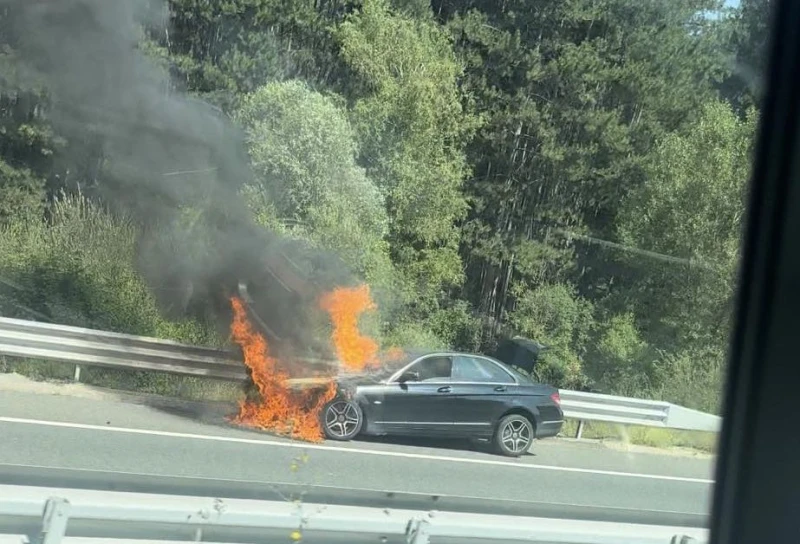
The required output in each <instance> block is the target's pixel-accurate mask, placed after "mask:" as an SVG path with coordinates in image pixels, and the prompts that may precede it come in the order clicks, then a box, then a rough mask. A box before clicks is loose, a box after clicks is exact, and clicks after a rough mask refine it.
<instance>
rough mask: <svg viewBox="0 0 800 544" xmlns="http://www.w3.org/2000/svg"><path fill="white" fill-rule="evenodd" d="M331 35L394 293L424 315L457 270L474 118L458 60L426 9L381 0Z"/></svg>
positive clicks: (454, 280)
mask: <svg viewBox="0 0 800 544" xmlns="http://www.w3.org/2000/svg"><path fill="white" fill-rule="evenodd" d="M335 37H336V39H337V42H338V44H339V46H340V56H341V59H342V61H343V63H344V64H345V65H346V66H347V67H348V68H349V69H350V70H351V71H352V73H353V74H354V76H353V77H352V78H351V82H350V83H349V84H348V85H347V88H346V94H347V95H348V96H349V97H350V99H351V102H352V114H351V117H352V119H353V124H354V126H355V128H356V133H357V136H358V140H359V144H360V155H359V157H360V162H361V164H363V165H364V166H365V167H366V169H367V173H368V175H369V177H370V178H372V179H374V180H376V183H378V185H379V187H380V188H381V190H382V192H383V194H384V195H385V198H386V205H387V209H388V213H389V219H390V223H389V237H388V240H389V243H390V246H391V256H392V261H393V262H394V263H395V265H396V266H397V267H398V269H399V272H400V274H401V276H402V277H403V278H404V284H403V290H402V291H403V292H402V295H403V299H404V301H405V302H407V303H413V305H414V306H415V307H416V308H417V309H418V310H419V311H420V312H422V315H426V314H427V313H430V312H431V311H433V310H435V309H436V308H437V307H438V304H439V302H440V301H441V300H442V299H443V297H444V296H445V295H446V294H447V290H448V289H449V288H450V287H451V286H457V285H459V284H460V283H461V280H462V270H461V262H460V259H459V255H458V244H459V231H458V228H457V222H458V221H460V220H461V219H462V218H463V217H464V213H465V211H466V201H465V199H464V196H463V195H462V193H461V184H462V180H463V179H464V177H465V175H466V173H467V164H466V160H465V157H464V154H463V151H462V147H463V144H464V142H465V139H466V137H467V136H468V135H469V131H470V129H471V127H472V126H473V123H474V120H473V118H472V117H471V116H469V115H467V114H465V112H464V110H463V108H462V105H461V100H460V99H461V95H460V93H459V90H458V85H457V83H458V78H459V76H460V75H461V68H460V66H459V64H458V62H457V61H456V59H455V56H454V55H453V51H452V48H451V45H450V42H449V40H448V38H447V35H446V33H445V32H444V31H443V30H442V29H441V28H439V27H438V26H437V25H436V23H435V22H434V21H433V20H432V19H430V18H427V19H424V18H423V19H420V18H411V17H410V16H408V15H405V14H402V13H393V12H392V11H391V9H390V8H389V6H388V4H387V2H386V1H384V0H368V1H366V2H364V4H363V6H362V7H361V9H360V10H359V11H357V12H356V13H354V14H352V15H350V16H349V17H348V18H347V19H346V20H345V22H343V23H342V24H341V25H340V26H339V27H338V29H337V31H336V32H335Z"/></svg>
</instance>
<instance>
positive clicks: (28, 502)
mask: <svg viewBox="0 0 800 544" xmlns="http://www.w3.org/2000/svg"><path fill="white" fill-rule="evenodd" d="M0 523H4V524H5V525H6V526H8V527H16V528H17V531H20V529H19V528H24V529H22V530H23V531H24V533H23V534H19V533H17V534H0V543H3V544H4V543H5V542H9V543H11V542H13V543H14V544H21V543H22V542H25V543H33V542H37V543H41V544H72V543H73V542H74V543H76V544H77V542H88V541H90V539H86V538H81V537H82V536H84V535H85V536H89V535H91V537H93V539H91V541H93V542H101V541H105V542H109V541H114V542H123V543H124V542H131V543H133V542H136V543H137V544H142V543H143V542H146V541H147V542H154V541H155V540H160V541H162V542H163V541H166V540H169V541H170V542H175V543H177V542H198V541H206V542H208V541H211V542H214V541H216V542H230V543H236V542H255V541H259V542H273V541H274V542H288V541H295V542H297V541H300V540H304V539H305V538H308V539H309V540H314V541H322V540H324V541H328V540H332V541H336V542H339V541H342V542H345V541H347V542H386V543H400V542H403V543H406V544H428V543H429V542H430V541H431V539H433V541H437V540H438V541H441V540H442V539H447V540H449V541H453V542H467V543H474V544H479V543H480V544H483V543H487V544H488V543H490V542H498V541H502V542H511V541H519V542H530V543H545V542H564V543H567V542H569V543H572V544H601V543H602V544H606V543H608V542H614V543H618V544H670V543H676V542H680V543H692V544H695V543H697V544H700V543H704V542H706V541H707V540H708V530H707V529H699V528H691V527H670V526H662V525H639V524H630V523H611V522H598V521H585V520H573V519H554V518H535V517H523V516H503V515H487V514H475V513H459V512H443V511H428V512H425V511H416V510H400V509H384V508H369V507H359V506H338V505H331V504H309V503H303V502H301V501H285V502H279V501H261V500H247V499H227V498H205V497H190V496H188V497H187V496H178V495H161V494H147V493H126V492H110V491H94V490H83V489H58V488H44V487H30V486H12V485H0ZM0 527H3V525H2V524H0ZM68 527H69V534H70V536H68V537H67V536H65V535H66V533H67V529H68ZM315 537H316V538H315Z"/></svg>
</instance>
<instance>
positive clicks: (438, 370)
mask: <svg viewBox="0 0 800 544" xmlns="http://www.w3.org/2000/svg"><path fill="white" fill-rule="evenodd" d="M408 371H409V372H417V373H419V381H421V382H444V381H450V378H451V374H452V371H453V359H452V358H451V357H448V356H442V355H433V356H430V357H425V358H424V359H420V360H419V361H417V362H416V363H414V364H413V365H411V366H410V367H409V368H408Z"/></svg>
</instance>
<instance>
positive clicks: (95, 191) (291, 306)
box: [0, 0, 351, 351]
mask: <svg viewBox="0 0 800 544" xmlns="http://www.w3.org/2000/svg"><path fill="white" fill-rule="evenodd" d="M0 5H3V6H4V7H5V8H6V9H8V10H9V13H10V14H11V17H12V19H13V32H14V34H15V35H14V42H15V44H16V48H17V51H16V52H17V54H18V55H19V59H20V61H21V65H22V66H24V71H25V72H27V74H28V76H29V77H31V79H32V80H35V81H36V82H37V83H41V84H43V86H44V87H45V88H46V89H47V92H48V94H49V97H50V100H51V105H50V112H49V118H50V120H51V122H52V124H53V126H54V128H55V130H56V131H57V132H58V134H60V135H62V136H64V137H65V139H66V141H67V142H68V145H69V147H68V148H67V149H68V150H69V149H74V150H75V153H76V154H78V153H86V154H89V155H91V156H92V157H93V160H94V163H95V164H96V167H95V170H94V171H93V172H92V174H91V175H89V174H87V173H86V172H84V173H83V175H82V176H80V177H79V179H77V180H76V183H78V184H80V185H81V189H82V190H83V191H84V192H89V194H92V195H93V196H95V197H96V198H98V199H101V200H102V201H103V202H105V203H106V204H107V205H109V206H110V207H111V208H112V209H113V210H115V211H116V212H117V213H123V214H125V215H127V216H129V217H133V218H135V220H136V221H137V222H138V224H139V225H140V227H141V236H140V242H139V248H138V256H137V266H138V269H139V270H140V272H141V273H142V275H143V276H144V277H145V279H146V281H147V282H148V283H149V285H150V287H151V289H152V291H153V293H154V294H156V296H157V298H158V300H159V302H160V304H161V305H162V307H163V309H164V310H165V311H168V312H171V313H172V314H173V315H174V316H181V315H193V316H203V317H206V318H211V319H214V320H215V321H216V322H217V323H218V325H219V327H220V328H221V330H224V328H225V327H227V325H228V323H229V319H230V313H229V308H228V303H227V297H229V296H231V295H234V294H239V293H240V289H239V288H240V286H241V285H246V286H247V289H246V293H247V294H248V295H249V296H250V297H251V299H252V309H253V310H254V311H255V314H256V315H257V318H258V319H259V320H260V321H261V322H262V325H263V328H264V329H265V330H266V331H270V334H271V336H272V339H273V340H277V341H278V342H280V344H281V345H282V346H284V347H290V348H292V349H294V350H295V351H297V350H303V349H304V348H305V347H307V346H308V345H309V344H311V343H312V342H311V334H310V332H309V330H308V329H309V325H308V319H309V312H311V311H313V309H314V308H315V307H316V300H317V297H318V296H319V294H320V293H321V292H322V291H323V290H327V289H330V288H332V287H333V286H335V285H337V284H344V283H348V282H349V280H350V279H351V278H350V274H349V272H348V270H347V268H346V267H345V266H344V265H343V264H342V263H341V261H339V260H338V259H337V258H336V257H335V256H333V255H329V254H325V253H323V252H320V251H318V250H313V249H311V248H309V247H305V246H304V245H302V244H300V243H298V242H296V241H292V240H287V239H283V238H281V237H279V236H277V235H276V234H274V233H270V232H268V231H266V230H264V229H263V228H261V227H259V226H257V225H255V224H254V223H253V222H252V221H251V220H250V219H249V215H248V211H247V209H246V205H245V202H244V201H243V200H242V198H241V197H240V196H239V192H238V191H239V189H240V187H241V186H242V184H244V183H247V182H248V181H249V180H250V179H251V176H252V174H251V171H250V168H249V162H248V157H247V153H246V149H245V146H244V145H243V136H242V134H240V133H239V131H238V130H237V129H236V128H235V127H234V126H233V125H232V124H231V123H230V122H229V120H228V118H227V117H226V115H225V114H223V113H222V112H221V111H220V110H218V109H217V108H215V107H213V106H212V105H209V104H207V103H205V102H203V101H201V100H198V99H196V98H192V97H190V96H187V95H186V94H184V93H181V92H178V91H176V90H175V86H174V85H173V82H172V81H171V80H170V77H169V73H168V67H167V66H166V63H165V62H159V61H158V60H157V59H156V58H154V56H153V54H151V53H147V52H146V51H144V50H143V49H142V44H143V43H144V42H143V38H144V36H145V31H144V29H149V31H150V32H153V31H154V30H155V31H156V32H158V31H159V29H167V28H168V15H169V14H168V9H167V6H166V5H165V3H164V2H163V1H154V0H20V1H15V2H9V1H8V0H6V2H3V3H0ZM321 346H322V344H320V347H321Z"/></svg>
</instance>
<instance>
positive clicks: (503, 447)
mask: <svg viewBox="0 0 800 544" xmlns="http://www.w3.org/2000/svg"><path fill="white" fill-rule="evenodd" d="M534 438H535V433H534V427H533V423H531V421H530V420H529V419H528V418H526V417H525V416H523V415H520V414H509V415H507V416H505V417H504V418H502V419H501V420H500V421H499V422H498V423H497V428H496V429H495V433H494V446H495V449H496V450H497V452H498V453H499V454H501V455H505V456H507V457H520V456H521V455H525V454H526V453H528V450H529V449H530V448H531V445H532V444H533V439H534Z"/></svg>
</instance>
